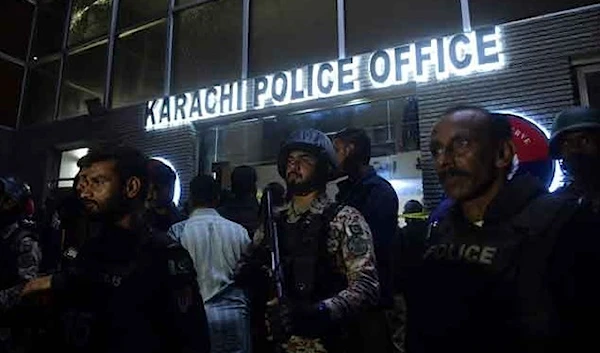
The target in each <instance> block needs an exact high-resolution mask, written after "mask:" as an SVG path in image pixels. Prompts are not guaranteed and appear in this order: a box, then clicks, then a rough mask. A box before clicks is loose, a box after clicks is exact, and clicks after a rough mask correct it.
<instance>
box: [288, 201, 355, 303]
mask: <svg viewBox="0 0 600 353" xmlns="http://www.w3.org/2000/svg"><path fill="white" fill-rule="evenodd" d="M338 210H339V207H338V206H337V205H336V204H334V205H331V206H329V207H327V208H326V209H325V211H324V212H323V213H322V214H311V213H308V212H307V213H306V214H304V215H303V216H302V217H301V218H300V219H299V220H298V221H297V222H296V223H288V222H287V216H286V215H282V217H280V218H279V219H278V221H277V226H278V236H279V244H280V252H281V263H282V265H283V272H284V276H285V282H284V292H285V295H286V296H287V297H288V298H289V299H290V300H293V301H303V302H310V303H315V302H317V301H320V300H323V299H326V298H330V297H332V296H334V295H335V294H337V293H338V292H340V291H341V290H343V289H344V288H346V287H347V285H348V283H347V280H346V277H345V276H344V274H342V273H340V272H339V270H337V269H336V266H335V262H334V257H333V256H332V255H331V254H329V253H328V251H327V239H328V237H329V230H330V229H329V223H330V222H331V221H332V219H333V217H334V216H335V214H336V213H337V211H338Z"/></svg>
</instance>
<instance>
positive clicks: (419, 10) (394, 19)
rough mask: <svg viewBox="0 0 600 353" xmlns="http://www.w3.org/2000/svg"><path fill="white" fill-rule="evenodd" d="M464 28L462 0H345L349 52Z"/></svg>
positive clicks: (450, 32)
mask: <svg viewBox="0 0 600 353" xmlns="http://www.w3.org/2000/svg"><path fill="white" fill-rule="evenodd" d="M461 31H462V17H461V9H460V1H459V0H403V1H398V0H371V1H363V0H346V54H348V55H356V54H361V53H366V52H370V51H373V50H377V49H384V48H390V47H393V46H397V45H401V44H406V43H408V42H413V41H415V40H417V39H425V38H429V37H436V36H441V35H448V34H453V33H458V32H461Z"/></svg>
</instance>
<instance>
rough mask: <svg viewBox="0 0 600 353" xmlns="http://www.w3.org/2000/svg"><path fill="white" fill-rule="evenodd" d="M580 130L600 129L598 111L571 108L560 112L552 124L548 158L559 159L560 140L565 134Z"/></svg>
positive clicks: (599, 113)
mask: <svg viewBox="0 0 600 353" xmlns="http://www.w3.org/2000/svg"><path fill="white" fill-rule="evenodd" d="M582 129H600V110H598V109H593V108H586V107H572V108H569V109H566V110H564V111H562V112H560V113H559V114H558V115H557V116H556V118H555V119H554V123H553V124H552V136H551V137H550V156H551V157H552V158H554V159H560V155H559V154H560V146H559V144H560V140H561V139H562V137H563V136H564V134H565V133H567V132H570V131H576V130H582Z"/></svg>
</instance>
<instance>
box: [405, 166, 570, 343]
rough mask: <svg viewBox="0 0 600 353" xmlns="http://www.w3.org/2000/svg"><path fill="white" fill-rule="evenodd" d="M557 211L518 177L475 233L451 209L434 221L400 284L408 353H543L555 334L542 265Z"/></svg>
mask: <svg viewBox="0 0 600 353" xmlns="http://www.w3.org/2000/svg"><path fill="white" fill-rule="evenodd" d="M563 207H566V205H565V204H563V203H562V202H559V201H558V200H555V199H554V198H553V197H551V196H548V195H547V193H546V191H545V190H544V189H543V187H542V186H541V185H540V184H538V183H537V180H535V179H533V177H529V176H522V177H516V178H515V179H514V180H512V181H510V182H507V184H506V185H505V186H504V187H503V188H502V189H501V191H500V193H499V194H498V195H497V197H496V198H495V199H494V200H493V202H492V203H491V204H490V206H489V207H488V210H487V211H486V213H485V215H484V220H483V221H484V222H483V225H482V226H478V225H475V224H471V223H470V222H468V221H467V220H466V219H465V217H464V216H463V215H462V211H461V209H460V207H458V205H454V206H451V207H449V208H448V209H447V210H446V211H445V212H442V213H441V214H439V217H438V219H436V220H433V224H432V225H431V229H430V233H429V238H428V240H427V244H426V247H425V250H424V252H423V254H422V256H421V257H420V264H418V266H416V268H415V270H414V273H411V274H410V278H409V282H408V283H409V284H408V286H409V287H408V297H407V307H408V334H407V345H408V349H409V350H410V351H411V352H413V353H414V352H441V351H447V352H463V353H468V352H473V353H475V352H498V353H500V352H513V353H519V352H536V351H537V352H542V351H547V350H548V349H549V348H550V347H551V346H552V339H553V337H554V336H555V334H556V332H557V331H556V325H557V317H556V310H555V309H556V307H555V305H554V303H553V300H552V293H551V289H550V281H549V277H551V276H552V275H551V269H550V268H549V267H548V266H547V264H548V262H549V259H550V257H551V253H552V248H553V247H554V244H555V242H554V240H553V239H555V238H556V232H555V229H554V228H555V227H560V225H559V224H557V223H556V224H555V221H556V219H557V218H556V216H557V215H558V214H560V213H561V212H562V211H561V210H562V208H563Z"/></svg>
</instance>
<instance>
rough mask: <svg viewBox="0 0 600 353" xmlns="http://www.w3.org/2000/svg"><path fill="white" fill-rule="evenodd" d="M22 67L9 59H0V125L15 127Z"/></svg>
mask: <svg viewBox="0 0 600 353" xmlns="http://www.w3.org/2000/svg"><path fill="white" fill-rule="evenodd" d="M23 70H24V69H23V67H22V66H19V65H15V64H13V63H11V62H9V61H4V60H0V77H2V85H1V86H0V97H2V99H0V125H4V126H8V127H12V128H14V127H16V125H17V111H18V109H19V95H20V94H21V81H22V80H23Z"/></svg>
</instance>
